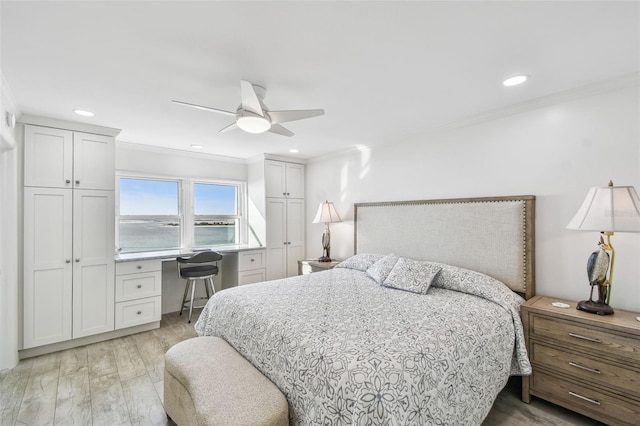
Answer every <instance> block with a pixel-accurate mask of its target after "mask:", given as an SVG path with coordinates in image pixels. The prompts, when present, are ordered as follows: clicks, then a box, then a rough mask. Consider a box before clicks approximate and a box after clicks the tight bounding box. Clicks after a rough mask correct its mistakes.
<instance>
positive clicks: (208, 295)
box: [203, 278, 211, 300]
mask: <svg viewBox="0 0 640 426" xmlns="http://www.w3.org/2000/svg"><path fill="white" fill-rule="evenodd" d="M209 279H210V278H205V279H204V280H203V281H204V290H205V291H206V292H207V300H209V298H210V297H211V293H209V285H208V284H209Z"/></svg>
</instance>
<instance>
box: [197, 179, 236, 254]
mask: <svg viewBox="0 0 640 426" xmlns="http://www.w3.org/2000/svg"><path fill="white" fill-rule="evenodd" d="M193 212H194V219H195V220H194V232H193V233H194V235H193V236H194V243H195V245H196V246H207V245H216V244H235V243H237V232H236V230H237V228H238V227H237V223H238V220H237V216H238V202H237V187H236V186H233V185H217V184H208V183H196V184H194V185H193Z"/></svg>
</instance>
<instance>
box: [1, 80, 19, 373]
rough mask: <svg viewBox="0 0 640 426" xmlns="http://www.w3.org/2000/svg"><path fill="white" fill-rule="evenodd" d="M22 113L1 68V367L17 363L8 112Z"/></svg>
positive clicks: (13, 170) (13, 166) (12, 142)
mask: <svg viewBox="0 0 640 426" xmlns="http://www.w3.org/2000/svg"><path fill="white" fill-rule="evenodd" d="M7 111H8V112H11V113H15V114H19V112H18V111H17V110H16V107H15V101H14V99H13V96H12V94H11V91H10V89H9V86H8V84H7V82H6V81H5V79H4V76H3V75H2V73H1V72H0V120H1V121H2V122H1V123H0V324H1V326H0V370H3V369H5V368H11V367H13V366H15V365H16V364H17V363H18V327H19V322H18V315H19V309H18V303H19V302H18V300H19V299H18V276H19V274H18V247H19V245H18V186H19V179H18V162H19V161H18V158H19V157H18V149H16V132H15V129H14V128H11V127H9V126H7V125H6V123H5V113H6V112H7Z"/></svg>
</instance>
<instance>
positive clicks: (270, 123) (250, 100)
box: [171, 80, 324, 136]
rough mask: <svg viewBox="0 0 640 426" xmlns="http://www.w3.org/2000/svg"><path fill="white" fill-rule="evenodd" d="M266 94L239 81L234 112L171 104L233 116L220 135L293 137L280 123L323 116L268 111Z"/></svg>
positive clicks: (315, 112) (315, 111) (320, 112)
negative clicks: (234, 132) (237, 132)
mask: <svg viewBox="0 0 640 426" xmlns="http://www.w3.org/2000/svg"><path fill="white" fill-rule="evenodd" d="M266 94H267V90H266V89H265V88H264V87H262V86H258V85H256V84H251V83H249V82H248V81H244V80H240V97H241V103H240V106H239V107H238V109H237V110H236V112H231V111H225V110H222V109H217V108H211V107H206V106H202V105H195V104H191V103H188V102H182V101H175V100H174V101H171V102H173V103H175V104H178V105H184V106H188V107H192V108H197V109H201V110H204V111H211V112H217V113H219V114H224V115H229V116H234V117H235V118H236V121H235V123H231V124H230V125H228V126H226V127H224V128H222V129H221V130H220V133H225V132H228V131H229V130H234V129H237V128H240V129H242V130H244V131H245V132H249V133H264V132H271V133H276V134H278V135H282V136H293V135H294V133H293V132H292V131H291V130H289V129H287V128H285V127H284V126H281V125H280V123H286V122H288V121H296V120H303V119H305V118H312V117H317V116H319V115H324V110H323V109H305V110H288V111H269V110H267V108H266V107H265V105H264V103H263V100H264V97H265V95H266Z"/></svg>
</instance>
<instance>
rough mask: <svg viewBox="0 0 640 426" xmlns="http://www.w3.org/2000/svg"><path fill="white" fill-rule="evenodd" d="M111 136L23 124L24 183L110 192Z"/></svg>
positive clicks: (112, 180) (112, 175)
mask: <svg viewBox="0 0 640 426" xmlns="http://www.w3.org/2000/svg"><path fill="white" fill-rule="evenodd" d="M114 156H115V139H114V138H113V137H110V136H102V135H93V134H89V133H82V132H72V131H70V130H61V129H54V128H50V127H41V126H30V125H27V126H25V144H24V159H25V160H24V185H25V186H42V187H49V188H82V189H103V190H110V191H113V190H114V187H115V159H114V158H115V157H114Z"/></svg>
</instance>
